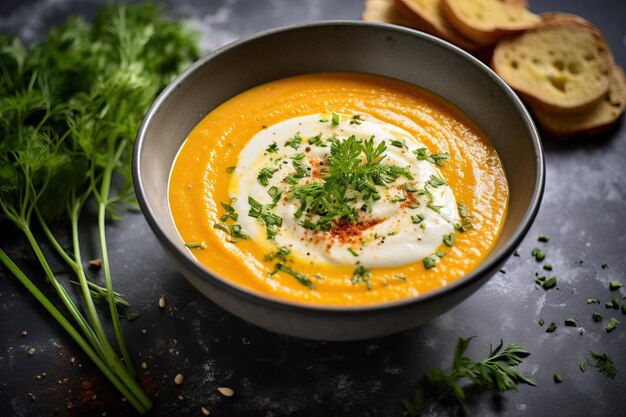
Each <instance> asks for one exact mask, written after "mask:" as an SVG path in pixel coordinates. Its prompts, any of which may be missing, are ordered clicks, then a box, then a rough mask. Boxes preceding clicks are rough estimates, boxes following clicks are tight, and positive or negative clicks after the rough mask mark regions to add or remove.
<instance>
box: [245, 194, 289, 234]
mask: <svg viewBox="0 0 626 417" xmlns="http://www.w3.org/2000/svg"><path fill="white" fill-rule="evenodd" d="M248 204H250V211H248V216H250V217H253V218H255V219H258V220H259V221H260V222H261V223H262V224H264V225H265V229H266V231H267V238H268V239H274V237H276V233H277V232H278V228H279V227H281V226H282V225H283V219H282V218H281V217H279V216H277V215H276V214H274V213H272V211H271V209H273V208H274V206H275V203H274V204H265V205H263V204H261V203H259V202H258V201H256V200H255V199H254V198H252V197H248Z"/></svg>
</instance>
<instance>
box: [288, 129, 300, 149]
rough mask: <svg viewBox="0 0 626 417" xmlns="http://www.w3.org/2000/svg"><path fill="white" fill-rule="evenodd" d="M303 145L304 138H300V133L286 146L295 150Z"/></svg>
mask: <svg viewBox="0 0 626 417" xmlns="http://www.w3.org/2000/svg"><path fill="white" fill-rule="evenodd" d="M301 145H302V137H300V132H296V134H295V135H293V137H292V138H291V139H289V140H288V141H286V142H285V146H291V147H292V148H294V149H296V150H297V149H298V148H299V147H300V146H301Z"/></svg>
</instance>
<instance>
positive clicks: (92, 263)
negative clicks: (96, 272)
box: [89, 258, 102, 268]
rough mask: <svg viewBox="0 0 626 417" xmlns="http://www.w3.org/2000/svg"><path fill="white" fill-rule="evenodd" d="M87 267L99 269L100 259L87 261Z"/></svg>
mask: <svg viewBox="0 0 626 417" xmlns="http://www.w3.org/2000/svg"><path fill="white" fill-rule="evenodd" d="M89 265H91V266H93V267H95V268H100V267H101V266H102V259H100V258H98V259H92V260H90V261H89Z"/></svg>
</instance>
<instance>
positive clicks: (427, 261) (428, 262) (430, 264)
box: [423, 256, 437, 269]
mask: <svg viewBox="0 0 626 417" xmlns="http://www.w3.org/2000/svg"><path fill="white" fill-rule="evenodd" d="M423 262H424V268H426V269H431V268H434V267H435V266H436V265H437V261H436V260H435V258H431V257H430V256H427V257H426V258H424V260H423Z"/></svg>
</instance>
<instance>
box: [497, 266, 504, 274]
mask: <svg viewBox="0 0 626 417" xmlns="http://www.w3.org/2000/svg"><path fill="white" fill-rule="evenodd" d="M498 271H499V272H500V273H501V274H506V268H505V267H502V268H500V269H499V270H498Z"/></svg>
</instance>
